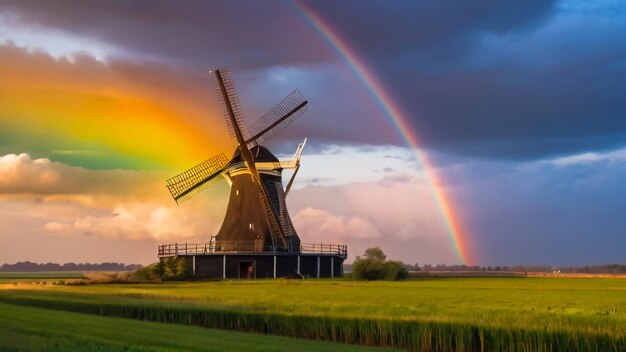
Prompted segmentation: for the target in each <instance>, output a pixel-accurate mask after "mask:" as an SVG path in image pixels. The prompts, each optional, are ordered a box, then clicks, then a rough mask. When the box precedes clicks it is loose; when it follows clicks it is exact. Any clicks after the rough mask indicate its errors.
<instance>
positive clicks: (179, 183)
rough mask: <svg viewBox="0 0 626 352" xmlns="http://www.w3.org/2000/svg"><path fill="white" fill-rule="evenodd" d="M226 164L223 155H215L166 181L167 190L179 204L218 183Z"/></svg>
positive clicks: (226, 161) (226, 160)
mask: <svg viewBox="0 0 626 352" xmlns="http://www.w3.org/2000/svg"><path fill="white" fill-rule="evenodd" d="M227 164H228V159H227V158H226V156H225V155H224V154H223V153H222V154H219V155H216V156H214V157H212V158H211V159H209V160H207V161H205V162H202V163H200V164H198V165H196V166H194V167H192V168H191V169H189V170H187V171H185V172H183V173H181V174H179V175H177V176H174V177H172V178H170V179H169V180H167V181H166V185H167V188H168V189H169V191H170V193H171V194H172V197H174V200H176V203H178V204H181V203H183V202H184V201H186V200H188V199H190V198H192V197H193V196H195V195H196V194H198V193H200V191H202V190H204V189H207V188H209V187H211V186H213V185H214V184H215V183H217V182H218V181H220V180H221V179H222V177H221V172H222V171H223V170H224V167H226V165H227Z"/></svg>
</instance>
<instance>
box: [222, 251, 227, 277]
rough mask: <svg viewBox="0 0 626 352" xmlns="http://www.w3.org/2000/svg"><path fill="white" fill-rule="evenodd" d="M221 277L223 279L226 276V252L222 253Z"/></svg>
mask: <svg viewBox="0 0 626 352" xmlns="http://www.w3.org/2000/svg"><path fill="white" fill-rule="evenodd" d="M222 277H223V278H224V279H225V278H226V254H224V265H223V268H222Z"/></svg>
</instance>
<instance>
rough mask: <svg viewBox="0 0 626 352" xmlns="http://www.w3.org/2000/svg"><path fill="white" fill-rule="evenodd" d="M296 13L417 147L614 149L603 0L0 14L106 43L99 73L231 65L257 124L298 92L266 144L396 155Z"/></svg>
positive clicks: (107, 6)
mask: <svg viewBox="0 0 626 352" xmlns="http://www.w3.org/2000/svg"><path fill="white" fill-rule="evenodd" d="M307 8H310V9H311V11H314V12H315V13H317V14H319V15H320V16H322V17H323V18H325V20H326V21H327V22H328V23H330V24H331V27H332V28H333V30H334V31H335V32H336V33H338V34H339V35H340V36H341V37H342V38H343V39H344V41H346V42H347V43H349V45H350V46H351V47H352V48H353V49H354V50H355V51H356V52H357V53H358V55H359V56H360V57H361V58H363V59H364V60H365V61H366V62H367V64H368V65H369V66H370V67H371V70H372V72H373V73H375V74H376V75H378V76H379V77H380V78H381V81H382V82H383V84H384V85H385V86H387V87H388V88H389V90H390V91H391V92H393V96H395V97H396V98H395V99H397V102H398V103H400V105H401V106H402V108H403V110H404V111H405V113H406V116H407V118H408V120H409V121H410V124H411V126H412V128H413V130H414V131H417V134H418V135H419V137H420V140H421V141H422V146H423V147H425V148H427V149H432V150H436V151H440V152H445V153H450V154H456V155H460V156H473V157H478V158H491V159H516V160H518V159H525V160H529V159H540V158H544V157H551V156H558V155H568V154H574V153H579V152H581V151H604V150H608V149H615V148H619V147H621V146H623V145H624V140H625V139H624V137H625V134H626V120H625V119H624V118H623V111H624V110H625V108H626V106H625V105H626V99H623V94H622V93H620V92H623V91H625V90H626V65H625V63H626V42H624V41H623V40H622V34H623V33H624V30H626V21H624V16H626V14H625V13H624V11H625V6H624V5H623V4H619V3H615V2H609V1H607V2H602V1H601V2H594V4H593V5H590V4H584V3H578V2H572V1H559V2H556V1H530V2H523V3H510V2H509V3H505V2H501V1H494V0H484V1H474V2H471V3H467V2H463V1H451V2H441V1H420V2H414V1H409V2H393V3H391V4H390V3H388V2H384V3H383V2H378V1H360V2H359V6H354V4H353V3H350V2H343V3H314V2H295V3H292V2H285V1H272V2H263V3H258V2H249V1H243V2H239V1H236V2H232V1H231V2H192V3H190V4H188V6H175V5H172V4H169V3H167V2H160V1H150V2H149V3H148V2H144V1H137V2H132V3H108V2H98V1H63V2H56V1H49V2H46V3H45V4H41V3H38V2H32V1H4V2H3V3H2V4H0V12H2V13H4V17H5V20H6V21H11V23H13V24H15V25H16V26H21V27H24V28H31V29H32V28H52V29H54V30H57V31H62V32H65V33H69V34H72V35H74V36H78V37H83V38H87V39H89V40H92V41H95V42H102V43H107V44H109V45H112V46H115V47H116V48H118V49H119V50H117V51H115V52H113V53H112V56H111V57H109V60H110V61H111V62H114V61H115V60H134V61H137V62H145V61H157V62H159V63H160V64H161V65H165V66H176V67H185V68H186V69H187V70H194V71H195V72H197V73H198V74H201V73H203V72H206V71H208V70H209V69H212V68H215V67H223V66H230V67H232V68H233V69H234V70H235V72H239V73H237V74H236V76H235V77H236V78H237V79H238V81H239V83H240V86H241V87H243V88H242V91H241V94H242V95H243V96H244V97H251V98H250V99H249V100H250V101H246V100H245V99H242V100H243V101H244V105H246V104H248V109H249V110H250V111H254V112H255V113H256V112H257V111H263V110H264V109H268V108H269V106H271V104H272V103H274V102H277V101H279V100H280V99H281V98H282V96H284V95H286V94H287V93H288V92H289V91H290V89H292V88H295V87H299V88H301V90H303V91H304V92H305V94H306V95H307V97H309V98H310V100H311V101H312V102H313V104H312V115H313V114H314V115H315V121H306V119H305V121H304V122H302V123H300V124H297V125H296V126H294V128H293V129H291V130H290V131H289V132H288V134H286V135H284V136H279V137H278V138H277V140H276V141H275V143H276V144H277V145H278V144H280V142H281V141H285V140H288V139H289V138H292V137H293V136H297V135H302V134H303V133H307V135H308V136H309V137H311V138H318V140H319V141H321V142H323V143H334V144H337V143H343V144H346V143H353V144H364V143H366V144H371V143H374V144H397V145H399V144H401V143H402V140H401V139H400V138H398V136H397V135H395V134H394V132H393V129H391V128H390V127H389V121H388V120H387V118H386V117H385V116H384V114H383V112H381V111H379V109H378V108H377V107H376V105H375V104H373V103H372V102H371V98H370V97H369V96H367V92H366V91H364V90H363V89H362V88H360V87H358V81H356V80H355V79H354V77H351V75H352V74H351V73H350V72H349V71H346V67H345V63H343V62H341V61H338V60H339V59H338V57H337V56H336V54H335V53H334V52H333V51H332V50H331V48H329V47H328V46H327V45H326V44H325V42H324V39H323V38H322V37H320V36H319V34H318V33H317V32H316V30H315V29H314V28H312V27H311V26H310V25H309V24H308V23H307V22H306V21H305V20H303V17H302V14H301V12H302V11H304V10H303V9H307ZM306 11H308V10H306ZM286 29H289V30H286ZM254 82H257V83H256V84H255V83H254ZM260 87H266V89H265V90H264V91H263V94H258V93H259V91H260V90H261V88H260ZM207 94H210V92H208V93H207ZM249 117H250V118H253V117H251V116H249ZM337 121H342V122H343V123H337ZM373 129H374V130H377V131H379V133H376V134H374V135H372V133H370V131H372V130H373Z"/></svg>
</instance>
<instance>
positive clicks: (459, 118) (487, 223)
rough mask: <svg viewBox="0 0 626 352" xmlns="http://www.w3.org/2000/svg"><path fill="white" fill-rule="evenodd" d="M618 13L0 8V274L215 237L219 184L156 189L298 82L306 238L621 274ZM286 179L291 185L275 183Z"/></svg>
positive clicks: (625, 229)
mask: <svg viewBox="0 0 626 352" xmlns="http://www.w3.org/2000/svg"><path fill="white" fill-rule="evenodd" d="M624 33H626V5H625V4H624V2H622V1H611V0H607V1H575V0H572V1H540V0H538V1H523V2H514V3H513V2H503V1H499V0H483V1H471V2H470V1H394V2H388V1H384V2H383V1H358V3H357V2H339V3H338V2H330V1H326V2H312V1H309V2H305V1H300V2H290V1H269V2H257V1H228V2H200V1H198V2H188V3H186V4H185V6H180V5H178V6H175V5H173V4H170V3H169V2H161V1H134V2H132V3H121V2H104V1H78V0H75V1H46V2H40V1H24V0H21V1H10V0H0V240H1V241H2V243H3V244H2V246H0V263H2V262H9V263H12V262H15V261H19V260H31V261H38V262H47V261H53V262H69V261H76V262H85V261H89V262H101V261H123V262H127V263H135V262H137V263H144V264H146V263H150V262H153V261H155V260H156V245H157V244H158V243H167V242H175V241H178V242H182V241H205V240H208V238H209V237H210V236H211V235H212V234H215V233H216V232H217V230H218V229H219V226H220V225H221V221H222V219H223V216H224V211H225V208H226V202H227V197H228V188H227V185H226V184H221V185H218V186H216V187H215V188H213V189H211V190H208V191H205V192H203V193H202V194H201V195H199V196H197V197H196V198H194V199H193V200H191V201H189V202H187V203H185V204H183V205H181V206H176V205H175V203H174V202H173V201H172V200H171V198H170V196H169V193H168V192H167V189H166V188H165V184H164V182H165V179H167V178H169V177H171V176H173V175H175V174H177V173H179V172H181V171H184V170H185V169H186V168H189V167H191V166H193V165H195V164H197V163H199V162H201V161H203V160H205V159H207V158H209V157H211V156H213V155H215V154H218V153H222V152H223V153H225V154H227V155H230V154H231V153H232V151H233V150H234V148H235V147H236V143H235V142H234V141H233V140H231V139H229V138H228V132H227V129H226V126H225V124H224V121H223V117H222V116H221V112H220V111H219V107H218V105H217V98H216V96H215V94H214V90H213V87H212V82H211V79H210V77H209V74H208V72H209V70H211V69H215V68H222V67H229V68H230V69H231V70H232V72H233V76H234V78H235V80H236V84H237V87H238V90H239V96H240V99H241V101H242V105H243V109H244V112H245V114H246V116H247V117H248V119H249V120H250V122H252V121H254V120H255V119H256V118H257V117H258V116H261V115H262V114H263V113H264V112H266V111H267V110H269V109H270V108H271V107H272V106H273V105H274V104H276V103H278V102H279V101H280V100H281V99H282V98H283V97H284V96H286V95H287V94H289V93H290V92H291V91H292V90H293V89H295V88H299V89H300V91H301V92H302V93H303V94H304V95H305V96H306V97H307V98H308V100H309V102H310V104H309V106H310V107H309V111H308V112H307V113H306V115H304V116H303V117H302V118H301V119H300V120H298V121H297V122H296V123H294V124H293V125H292V126H290V127H289V128H288V129H286V130H285V131H283V132H281V133H280V134H278V135H276V136H274V137H273V139H272V140H271V141H270V142H269V143H268V144H267V146H268V147H270V149H271V150H272V151H274V152H275V153H276V154H279V155H283V156H288V155H289V154H292V153H293V152H294V151H295V148H296V147H297V145H298V143H299V142H301V140H302V139H303V138H304V137H308V138H309V139H308V143H307V149H305V151H304V156H303V164H302V168H301V170H300V172H299V174H298V178H297V180H296V185H295V190H294V191H292V193H291V194H290V195H289V198H288V204H289V211H290V213H291V216H292V219H293V221H294V224H295V226H296V229H297V230H298V232H299V234H300V237H301V238H302V240H303V242H339V243H347V244H348V245H349V251H350V257H351V258H354V256H355V255H358V254H360V253H362V252H363V250H364V249H365V248H367V247H370V246H380V247H382V248H383V249H384V250H385V252H386V253H387V254H388V255H389V256H390V257H392V258H397V259H400V260H403V261H405V262H408V263H416V262H417V263H420V264H425V263H432V264H437V263H446V264H458V263H461V262H464V263H467V264H481V265H494V264H545V265H552V264H555V265H570V264H572V265H582V264H608V263H615V262H620V263H624V261H625V258H626V257H625V255H624V252H623V249H624V248H626V216H625V215H624V214H626V197H625V196H624V195H625V194H626V182H625V181H624V180H625V179H626V93H625V92H626V41H624ZM285 174H286V175H288V176H290V174H289V173H288V172H285Z"/></svg>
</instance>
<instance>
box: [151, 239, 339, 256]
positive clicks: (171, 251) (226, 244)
mask: <svg viewBox="0 0 626 352" xmlns="http://www.w3.org/2000/svg"><path fill="white" fill-rule="evenodd" d="M213 253H289V252H284V251H274V250H273V249H272V247H271V246H264V244H263V241H262V240H240V241H215V240H212V241H211V242H205V243H186V242H185V243H170V244H162V245H159V258H161V257H175V256H179V255H203V254H213ZM290 253H305V254H336V255H339V256H342V257H344V258H345V257H347V256H348V246H347V245H345V244H329V243H302V244H300V250H299V251H297V250H293V251H291V252H290Z"/></svg>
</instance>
